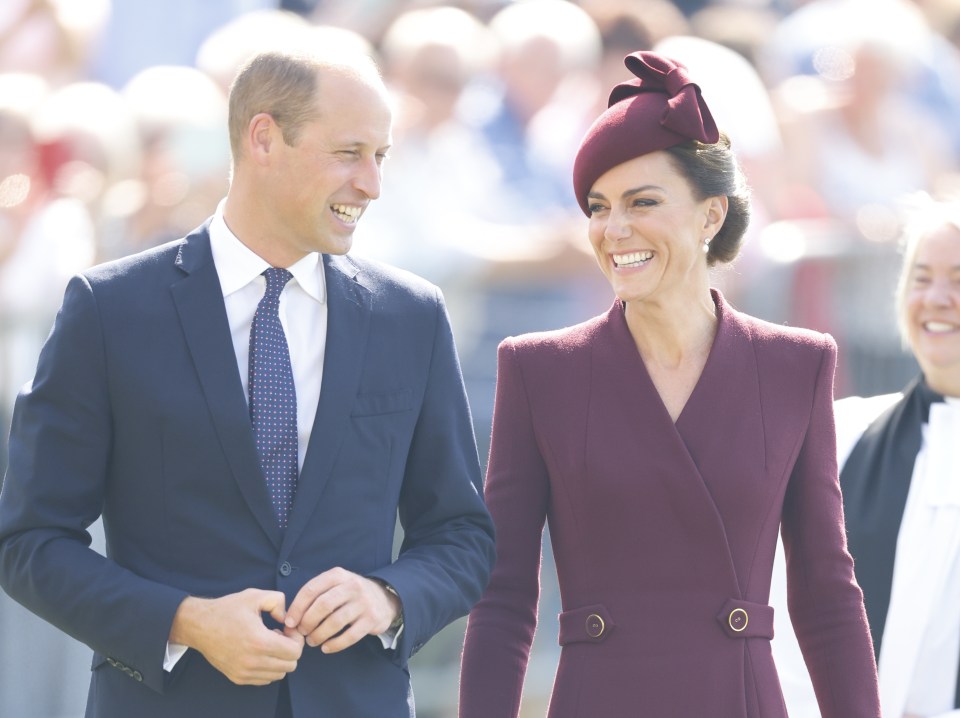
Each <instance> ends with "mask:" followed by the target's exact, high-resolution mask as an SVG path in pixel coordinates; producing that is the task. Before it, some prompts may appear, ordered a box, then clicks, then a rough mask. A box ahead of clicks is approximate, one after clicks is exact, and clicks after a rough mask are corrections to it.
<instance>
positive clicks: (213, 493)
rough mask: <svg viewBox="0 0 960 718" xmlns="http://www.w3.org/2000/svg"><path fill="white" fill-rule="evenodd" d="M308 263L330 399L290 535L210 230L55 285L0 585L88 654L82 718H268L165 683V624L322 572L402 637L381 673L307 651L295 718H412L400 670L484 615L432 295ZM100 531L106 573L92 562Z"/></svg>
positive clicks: (1, 522)
mask: <svg viewBox="0 0 960 718" xmlns="http://www.w3.org/2000/svg"><path fill="white" fill-rule="evenodd" d="M323 261H324V269H325V276H326V284H327V301H328V332H327V337H326V342H327V343H326V355H325V360H324V367H323V386H322V389H321V396H320V402H319V405H318V408H317V414H316V421H315V423H314V426H313V430H312V434H311V438H310V445H309V447H308V449H307V452H306V457H305V460H304V464H303V469H302V471H301V475H300V481H299V487H298V491H297V497H296V503H295V506H294V508H293V512H292V514H291V518H290V523H289V526H288V528H287V530H286V531H285V532H281V531H280V529H279V528H278V527H277V525H276V520H275V518H274V514H273V511H272V508H271V505H270V500H269V497H268V493H267V489H266V486H265V483H264V480H263V477H262V474H261V472H260V468H259V463H258V458H257V453H256V449H255V446H254V441H253V435H252V431H251V427H250V419H249V413H248V409H247V404H246V400H245V397H244V395H243V391H242V386H241V382H240V376H239V373H238V371H237V361H236V356H235V353H234V351H233V345H232V342H231V337H230V332H229V328H228V324H227V316H226V310H225V308H224V303H223V297H222V293H221V289H220V284H219V280H218V276H217V272H216V269H215V267H214V264H213V259H212V255H211V252H210V243H209V235H208V233H207V230H206V227H201V228H199V229H198V230H197V231H195V232H194V233H192V234H191V235H189V236H188V237H186V238H184V239H182V240H179V241H176V242H172V243H170V244H167V245H164V246H162V247H158V248H156V249H152V250H149V251H146V252H144V253H141V254H138V255H135V256H133V257H129V258H126V259H122V260H119V261H116V262H112V263H109V264H105V265H102V266H100V267H97V268H94V269H92V270H90V271H89V272H87V273H85V274H83V275H82V276H78V277H75V278H74V279H73V280H71V282H70V283H69V286H68V287H67V290H66V294H65V298H64V302H63V306H62V308H61V310H60V313H59V314H58V317H57V320H56V322H55V325H54V328H53V330H52V333H51V335H50V337H49V338H48V341H47V343H46V345H45V347H44V349H43V351H42V353H41V356H40V360H39V363H38V368H37V373H36V377H35V379H34V381H33V382H32V384H31V385H28V386H27V387H25V388H24V390H23V391H22V392H21V394H20V395H19V397H18V399H17V402H16V406H15V409H14V418H13V426H12V431H11V437H10V465H9V468H8V472H7V475H6V478H5V481H4V485H3V492H2V495H0V583H2V585H3V588H4V589H5V590H6V591H7V592H8V593H9V594H10V595H11V596H12V597H13V598H15V599H16V600H17V601H19V602H21V603H22V604H24V605H25V606H26V607H28V608H29V609H31V610H33V611H34V612H36V613H37V614H39V615H40V616H42V617H43V618H45V619H46V620H48V621H50V622H51V623H53V624H54V625H56V626H58V627H59V628H61V629H62V630H63V631H65V632H66V633H68V634H70V635H71V636H73V637H75V638H77V639H78V640H80V641H82V642H84V643H86V644H87V645H89V646H91V647H92V648H93V650H94V661H93V672H92V678H91V686H90V695H89V699H88V704H87V715H88V716H97V717H103V718H107V717H110V718H113V717H116V718H120V717H123V718H129V716H137V718H150V717H152V716H156V717H157V718H160V717H161V716H163V717H165V718H168V717H169V716H177V718H191V717H196V718H210V716H235V717H237V718H243V717H245V716H250V717H251V718H253V717H256V718H263V717H265V716H269V717H272V716H273V715H274V713H273V711H274V709H275V706H276V702H277V690H278V685H277V684H272V685H270V686H264V687H253V686H237V685H234V684H233V683H231V682H230V681H228V680H227V678H226V677H225V676H223V675H222V674H220V673H219V672H218V671H216V670H215V669H214V668H213V667H212V666H211V665H210V664H209V663H207V661H206V660H205V659H204V658H203V656H202V655H200V654H199V653H197V652H195V651H192V650H191V651H188V652H187V654H186V655H185V656H184V657H183V658H182V659H181V660H180V662H179V663H178V664H177V666H176V667H175V669H174V670H173V671H172V672H170V673H166V672H164V671H163V669H162V664H163V658H164V650H165V646H166V643H167V639H168V636H169V630H170V626H171V622H172V619H173V616H174V613H175V612H176V610H177V607H178V606H179V604H180V602H181V601H182V600H183V599H184V598H185V597H186V596H187V595H197V596H221V595H224V594H228V593H232V592H236V591H240V590H243V589H245V588H249V587H256V588H262V589H278V590H281V591H283V592H284V593H285V594H286V596H287V602H288V605H289V602H290V601H291V600H292V599H293V597H294V596H295V595H296V593H297V591H298V590H299V589H300V587H301V586H302V585H303V584H304V583H305V582H306V581H307V580H309V579H310V578H312V577H313V576H315V575H317V574H319V573H322V572H323V571H325V570H327V569H330V568H333V567H335V566H341V567H343V568H346V569H348V570H351V571H354V572H356V573H360V574H363V575H366V576H371V577H378V578H381V579H383V580H385V581H387V582H388V583H390V584H391V585H392V586H394V587H395V588H396V590H397V591H398V593H399V595H400V597H401V599H402V601H403V605H404V617H405V627H404V630H403V633H402V634H401V638H400V642H399V646H398V647H397V648H396V649H395V650H385V649H384V648H383V647H382V645H381V644H380V641H379V639H377V638H376V637H372V636H368V637H366V638H365V639H363V640H362V641H360V642H359V643H358V644H356V645H354V646H353V647H351V648H350V649H347V650H345V651H343V652H341V653H338V654H333V655H329V656H328V655H325V654H323V653H322V652H321V651H320V650H319V649H315V648H309V647H306V648H304V653H303V656H302V658H301V660H300V662H299V665H298V668H297V670H296V671H295V672H294V673H292V674H290V675H289V676H288V680H289V685H290V691H291V698H292V704H293V712H294V715H295V716H298V715H302V716H311V718H313V717H322V716H330V717H335V718H343V717H344V716H377V717H378V718H381V717H386V716H408V715H413V698H412V692H411V691H410V681H409V674H408V671H407V660H408V658H409V657H410V656H411V655H412V654H413V653H415V652H416V651H417V650H418V649H419V648H420V647H421V646H422V645H423V644H424V643H425V642H426V641H427V640H428V639H429V638H430V637H431V636H432V635H434V634H435V633H436V632H437V631H439V630H440V629H441V628H442V627H444V626H445V625H447V624H448V623H449V622H451V621H452V620H454V619H456V618H458V617H459V616H462V615H464V614H465V613H466V612H467V611H468V610H469V609H470V607H471V605H472V604H473V603H474V602H475V601H476V600H477V599H478V598H479V596H480V594H481V592H482V590H483V588H484V586H485V584H486V581H487V578H488V574H489V570H490V565H491V563H492V561H493V537H492V524H491V522H490V519H489V515H488V514H487V511H486V509H485V507H484V504H483V501H482V497H481V495H480V491H479V488H480V482H481V479H480V470H479V462H478V459H477V451H476V444H475V439H474V435H473V431H472V426H471V420H470V414H469V409H468V405H467V399H466V394H465V391H464V386H463V381H462V377H461V374H460V369H459V364H458V360H457V356H456V351H455V348H454V343H453V337H452V333H451V330H450V326H449V321H448V318H447V314H446V310H445V307H444V304H443V300H442V296H441V294H440V292H439V290H438V289H437V288H436V287H434V286H432V285H430V284H428V283H427V282H425V281H423V280H421V279H419V278H417V277H414V276H413V275H410V274H408V273H405V272H401V271H399V270H395V269H392V268H388V267H386V266H383V265H380V264H377V263H372V262H365V261H361V260H356V259H351V258H348V257H336V256H324V257H323ZM398 511H399V518H400V521H401V523H402V526H403V529H404V540H403V544H402V546H401V549H400V553H399V557H398V558H396V559H395V560H394V558H393V550H392V549H393V540H394V534H395V526H396V518H397V515H398ZM101 515H102V518H103V524H104V531H105V535H106V546H107V557H103V556H101V555H100V554H98V553H96V552H94V551H92V550H91V549H89V548H88V546H89V543H90V536H89V534H88V532H87V528H88V527H89V525H90V524H91V523H93V522H94V521H95V520H96V519H97V518H98V517H99V516H101Z"/></svg>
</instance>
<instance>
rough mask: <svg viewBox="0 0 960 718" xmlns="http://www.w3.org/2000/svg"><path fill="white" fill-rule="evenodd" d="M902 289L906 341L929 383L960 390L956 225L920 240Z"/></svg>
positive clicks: (943, 389)
mask: <svg viewBox="0 0 960 718" xmlns="http://www.w3.org/2000/svg"><path fill="white" fill-rule="evenodd" d="M909 272H910V274H909V276H908V280H907V284H906V292H905V295H904V302H903V311H904V326H905V328H906V332H907V341H908V342H909V344H910V348H911V349H912V350H913V353H914V356H916V358H917V361H918V362H919V363H920V367H921V368H922V369H923V373H924V375H925V376H926V378H927V382H928V383H929V384H930V386H931V387H932V388H933V389H934V390H936V391H939V392H941V393H946V394H951V395H953V396H957V395H960V229H957V228H956V227H954V226H952V225H944V226H942V227H940V228H939V229H937V230H935V231H934V232H933V233H931V234H929V235H928V236H926V237H925V238H923V239H921V240H920V244H919V245H918V246H917V250H916V254H915V256H914V258H913V264H912V266H911V267H910V269H909Z"/></svg>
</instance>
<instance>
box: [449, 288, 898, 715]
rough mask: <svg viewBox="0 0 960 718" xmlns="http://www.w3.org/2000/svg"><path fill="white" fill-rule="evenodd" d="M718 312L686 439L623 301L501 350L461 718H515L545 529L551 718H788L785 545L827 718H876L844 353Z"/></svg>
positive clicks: (794, 601) (800, 631)
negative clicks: (551, 621) (854, 519)
mask: <svg viewBox="0 0 960 718" xmlns="http://www.w3.org/2000/svg"><path fill="white" fill-rule="evenodd" d="M714 300H715V302H716V305H717V309H718V316H719V325H718V329H717V336H716V339H715V341H714V345H713V347H712V349H711V352H710V355H709V358H708V360H707V362H706V365H705V367H704V370H703V374H702V375H701V377H700V380H699V382H698V383H697V385H696V387H695V389H694V391H693V393H692V395H691V396H690V399H689V401H688V402H687V404H686V406H685V407H684V409H683V412H682V413H681V414H680V416H679V418H678V419H677V421H676V423H674V422H673V421H672V420H671V418H670V415H669V414H668V412H667V410H666V407H665V406H664V405H663V402H662V401H661V400H660V397H659V395H658V393H657V390H656V389H655V387H654V385H653V383H652V381H651V380H650V377H649V375H648V374H647V371H646V369H645V367H644V365H643V362H642V360H641V358H640V355H639V353H638V351H637V348H636V345H635V343H634V341H633V338H632V336H631V334H630V332H629V330H628V328H627V324H626V320H625V318H624V314H623V305H622V304H621V303H620V301H619V300H618V301H617V302H615V303H614V305H613V307H612V308H611V310H610V311H609V312H607V313H606V314H605V315H602V316H599V317H596V318H594V319H592V320H590V321H587V322H585V323H583V324H580V325H578V326H575V327H572V328H568V329H563V330H559V331H553V332H544V333H536V334H530V335H525V336H522V337H515V338H510V339H507V340H505V341H504V342H503V343H502V345H501V346H500V350H499V364H498V376H497V392H496V406H495V410H494V421H493V437H492V443H491V449H490V462H489V466H488V470H487V478H486V487H485V495H486V500H487V503H488V507H489V509H490V511H491V513H492V515H493V517H494V521H495V524H496V529H497V554H498V558H497V564H496V567H495V569H494V573H493V578H492V580H491V583H490V584H489V587H488V588H487V590H486V593H485V594H484V597H483V598H482V599H481V601H480V602H479V603H478V604H477V605H476V606H475V607H474V609H473V611H472V612H471V614H470V619H469V623H468V628H467V634H466V640H465V646H464V656H463V665H462V674H461V689H460V716H461V718H514V717H515V716H517V715H518V713H519V710H520V702H521V691H522V687H523V679H524V673H525V670H526V664H527V659H528V656H529V653H530V645H531V642H532V639H533V633H534V629H535V626H536V609H537V601H538V593H539V586H538V574H539V562H540V549H541V538H542V532H543V525H544V521H545V520H546V521H548V522H549V527H550V537H551V540H552V542H553V551H554V556H555V560H556V565H557V574H558V580H559V586H560V593H561V599H562V607H563V612H562V613H561V615H560V635H559V642H560V644H561V646H562V647H563V648H562V651H561V656H560V663H559V666H558V668H557V674H556V679H555V683H554V689H553V694H552V698H551V702H550V710H549V717H550V718H643V717H645V716H650V717H651V718H785V717H786V715H787V713H786V709H785V707H784V704H783V699H782V697H781V692H780V684H779V680H778V678H777V673H776V667H775V665H774V661H773V657H772V655H771V650H770V638H771V637H772V635H773V627H772V626H773V609H772V608H770V607H769V606H768V605H767V600H768V594H769V589H770V577H771V570H772V566H773V557H774V551H775V549H776V542H777V532H778V530H781V524H782V533H783V538H784V542H785V546H786V549H787V560H788V582H789V597H790V598H789V601H790V606H791V615H792V620H793V622H794V625H795V627H796V633H797V636H798V638H799V641H800V644H801V646H802V648H803V650H804V655H805V658H806V661H807V663H808V665H809V666H810V670H811V673H812V675H813V678H814V682H815V686H816V690H817V695H818V697H819V701H820V704H821V710H822V712H823V716H824V718H879V716H880V709H879V701H878V698H877V678H876V666H875V663H874V657H873V647H872V644H871V640H870V635H869V630H868V627H867V622H866V617H865V613H864V609H863V598H862V593H861V591H860V589H859V587H858V586H857V584H856V581H855V579H854V575H853V565H852V561H851V558H850V555H849V554H848V552H847V550H846V542H845V536H844V529H843V509H842V504H841V497H840V489H839V483H838V479H837V464H836V451H835V441H836V439H835V436H834V423H833V407H832V399H833V377H834V368H835V364H836V344H835V343H834V341H833V339H832V338H831V337H829V336H828V335H823V334H818V333H816V332H812V331H809V330H802V329H793V328H786V327H781V326H776V325H773V324H769V323H766V322H762V321H760V320H758V319H755V318H752V317H749V316H747V315H744V314H742V313H739V312H737V311H735V310H734V309H733V308H732V307H730V306H729V305H728V304H726V302H725V301H724V299H723V297H722V296H721V295H720V293H719V292H716V291H714Z"/></svg>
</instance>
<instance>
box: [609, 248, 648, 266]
mask: <svg viewBox="0 0 960 718" xmlns="http://www.w3.org/2000/svg"><path fill="white" fill-rule="evenodd" d="M650 259H653V252H650V251H647V252H630V253H629V254H615V255H613V263H614V264H616V265H617V267H639V266H640V265H641V264H643V263H644V262H646V261H648V260H650Z"/></svg>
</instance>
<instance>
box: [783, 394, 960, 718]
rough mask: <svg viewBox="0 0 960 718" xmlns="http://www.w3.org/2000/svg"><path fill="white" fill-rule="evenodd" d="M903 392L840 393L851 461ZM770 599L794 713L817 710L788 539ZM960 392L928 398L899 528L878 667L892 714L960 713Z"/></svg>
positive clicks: (841, 449)
mask: <svg viewBox="0 0 960 718" xmlns="http://www.w3.org/2000/svg"><path fill="white" fill-rule="evenodd" d="M899 399H900V395H899V394H889V395H884V396H881V397H870V398H862V397H850V398H847V399H841V400H840V401H838V402H837V403H836V419H837V458H838V460H839V463H840V466H841V467H842V466H843V464H844V463H845V462H846V460H847V458H848V457H849V455H850V452H851V451H852V450H853V447H854V446H855V445H856V443H857V441H859V439H860V436H861V435H862V434H863V432H864V431H865V430H866V428H867V426H869V425H870V423H871V422H872V421H873V420H874V419H876V417H877V416H879V415H880V413H881V412H883V410H884V409H886V408H887V407H888V406H890V405H891V404H892V403H894V402H895V401H897V400H899ZM777 563H778V566H775V568H774V578H773V584H774V585H773V587H772V589H771V599H770V602H771V604H772V605H774V606H775V611H776V613H775V631H776V638H775V639H774V641H773V652H774V656H775V658H776V661H777V667H778V671H779V673H780V679H781V684H782V686H783V691H784V698H785V699H786V702H787V709H788V710H789V712H790V716H791V718H819V716H820V712H819V710H818V708H817V704H816V699H815V697H814V694H813V687H812V685H811V684H810V680H809V676H808V674H807V672H806V668H805V666H804V664H803V658H802V655H801V653H800V649H799V647H798V646H797V644H796V637H795V636H794V635H793V630H792V626H791V625H790V621H789V618H788V617H787V615H786V613H787V612H786V600H785V596H786V590H785V580H784V576H783V556H782V547H779V546H778V559H777ZM958 606H960V400H958V399H955V398H951V397H947V399H946V402H945V403H935V404H932V405H931V407H930V417H929V421H928V423H927V424H924V425H923V427H922V439H921V446H920V451H919V452H918V454H917V458H916V461H915V463H914V468H913V474H912V476H911V479H910V489H909V491H908V494H907V500H906V504H905V506H904V512H903V518H902V520H901V524H900V532H899V534H898V538H897V548H896V557H895V561H894V571H893V579H892V584H891V596H890V605H889V609H888V611H887V618H886V622H885V624H884V631H883V641H882V642H881V646H880V656H879V659H878V662H877V663H878V665H877V670H878V673H879V678H880V705H881V709H882V715H883V717H884V718H903V716H905V715H909V716H918V717H920V718H960V710H954V708H953V703H954V693H955V690H956V681H957V670H958V665H957V662H958V658H960V610H958V609H957V607H958Z"/></svg>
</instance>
